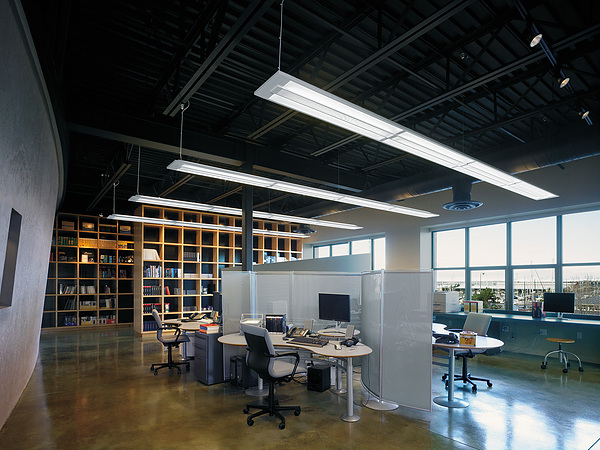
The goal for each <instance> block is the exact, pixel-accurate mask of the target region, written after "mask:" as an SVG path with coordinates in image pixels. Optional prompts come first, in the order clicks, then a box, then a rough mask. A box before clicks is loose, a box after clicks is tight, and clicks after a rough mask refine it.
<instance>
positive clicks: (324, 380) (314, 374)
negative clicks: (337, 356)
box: [306, 365, 331, 392]
mask: <svg viewBox="0 0 600 450" xmlns="http://www.w3.org/2000/svg"><path fill="white" fill-rule="evenodd" d="M306 378H307V379H306V388H307V389H308V390H309V391H317V392H325V391H326V390H327V389H329V387H330V384H331V378H330V368H329V366H324V365H316V366H312V367H309V368H308V375H307V377H306Z"/></svg>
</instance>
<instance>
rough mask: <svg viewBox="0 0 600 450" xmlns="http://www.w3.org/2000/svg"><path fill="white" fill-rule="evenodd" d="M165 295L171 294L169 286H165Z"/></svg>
mask: <svg viewBox="0 0 600 450" xmlns="http://www.w3.org/2000/svg"><path fill="white" fill-rule="evenodd" d="M165 295H171V291H170V290H169V286H165Z"/></svg>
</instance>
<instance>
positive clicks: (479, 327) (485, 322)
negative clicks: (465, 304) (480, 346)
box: [442, 312, 492, 392]
mask: <svg viewBox="0 0 600 450" xmlns="http://www.w3.org/2000/svg"><path fill="white" fill-rule="evenodd" d="M491 322H492V316H490V315H489V314H480V313H475V312H471V313H469V314H468V315H467V319H466V320H465V324H464V326H463V328H462V330H448V331H452V332H454V333H460V332H461V331H474V332H475V333H477V336H486V335H487V331H488V328H489V327H490V323H491ZM485 352H486V351H485V350H481V351H477V350H457V351H455V352H454V355H455V356H456V357H457V358H461V359H462V374H460V375H454V380H455V381H462V382H463V383H470V384H471V386H472V388H471V389H472V391H473V392H477V385H476V384H475V383H474V382H473V381H485V382H486V383H487V385H488V387H492V382H491V381H490V380H488V379H487V378H477V377H473V376H471V374H470V373H469V372H468V370H467V360H468V358H473V357H474V356H475V355H478V354H480V353H485ZM447 378H448V374H447V373H445V374H444V375H443V376H442V380H444V381H446V387H448V380H447Z"/></svg>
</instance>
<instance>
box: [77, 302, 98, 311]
mask: <svg viewBox="0 0 600 450" xmlns="http://www.w3.org/2000/svg"><path fill="white" fill-rule="evenodd" d="M79 309H80V310H82V309H96V300H82V301H80V302H79Z"/></svg>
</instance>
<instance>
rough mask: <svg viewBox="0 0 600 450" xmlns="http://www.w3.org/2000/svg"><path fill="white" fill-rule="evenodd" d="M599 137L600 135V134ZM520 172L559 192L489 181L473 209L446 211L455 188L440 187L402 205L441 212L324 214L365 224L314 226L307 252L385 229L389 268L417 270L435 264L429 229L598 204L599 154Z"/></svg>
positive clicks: (478, 190)
mask: <svg viewBox="0 0 600 450" xmlns="http://www.w3.org/2000/svg"><path fill="white" fill-rule="evenodd" d="M599 142H600V138H599ZM563 167H564V169H561V168H560V167H558V166H555V167H548V168H545V169H539V170H535V171H532V172H527V173H523V174H520V175H518V178H520V179H522V180H524V181H528V182H530V183H533V184H535V185H536V186H539V187H541V188H544V189H547V190H550V191H551V192H553V193H555V194H557V195H558V196H559V197H558V198H553V199H548V200H541V201H535V200H530V199H528V198H525V197H522V196H520V195H517V194H513V193H511V192H508V191H506V190H504V189H500V188H497V187H495V186H492V185H490V184H487V183H481V182H480V183H476V184H474V185H473V192H472V198H473V200H478V201H482V202H483V206H482V207H480V208H478V209H475V210H472V211H446V210H444V209H442V205H443V204H444V203H448V202H450V201H452V191H451V190H447V191H442V192H437V193H435V194H429V195H423V196H420V197H415V198H412V199H407V200H405V201H403V202H401V203H400V204H401V205H402V206H408V207H411V208H418V209H424V210H428V211H431V212H434V213H436V214H439V217H435V218H432V219H418V218H413V217H409V216H403V215H400V214H393V213H387V212H380V211H375V210H372V209H366V208H358V209H355V210H352V211H347V212H343V213H338V214H332V215H329V216H326V217H324V219H326V220H334V221H339V222H348V223H354V224H357V225H360V226H362V227H364V228H363V229H362V230H358V231H346V230H337V229H331V228H324V227H315V228H316V229H317V230H318V232H317V233H315V234H314V235H312V236H311V237H310V238H308V239H305V240H304V242H303V246H304V248H305V249H306V251H305V252H304V254H305V255H312V252H311V251H310V245H311V244H312V243H324V242H331V241H335V240H339V239H357V238H360V237H361V236H369V235H375V234H385V237H386V264H387V267H386V268H387V269H403V270H417V269H430V268H431V245H430V242H431V239H430V233H429V232H430V228H436V227H442V226H454V225H456V226H465V225H466V224H476V223H482V222H483V223H486V222H490V221H497V222H502V221H506V220H508V219H512V218H515V217H521V218H528V217H536V216H539V215H550V214H553V213H556V211H559V210H563V209H565V208H567V209H573V211H577V210H585V209H590V208H594V209H600V176H599V175H598V174H600V157H599V156H596V157H592V158H586V159H583V160H579V161H573V162H570V163H567V164H564V165H563Z"/></svg>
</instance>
